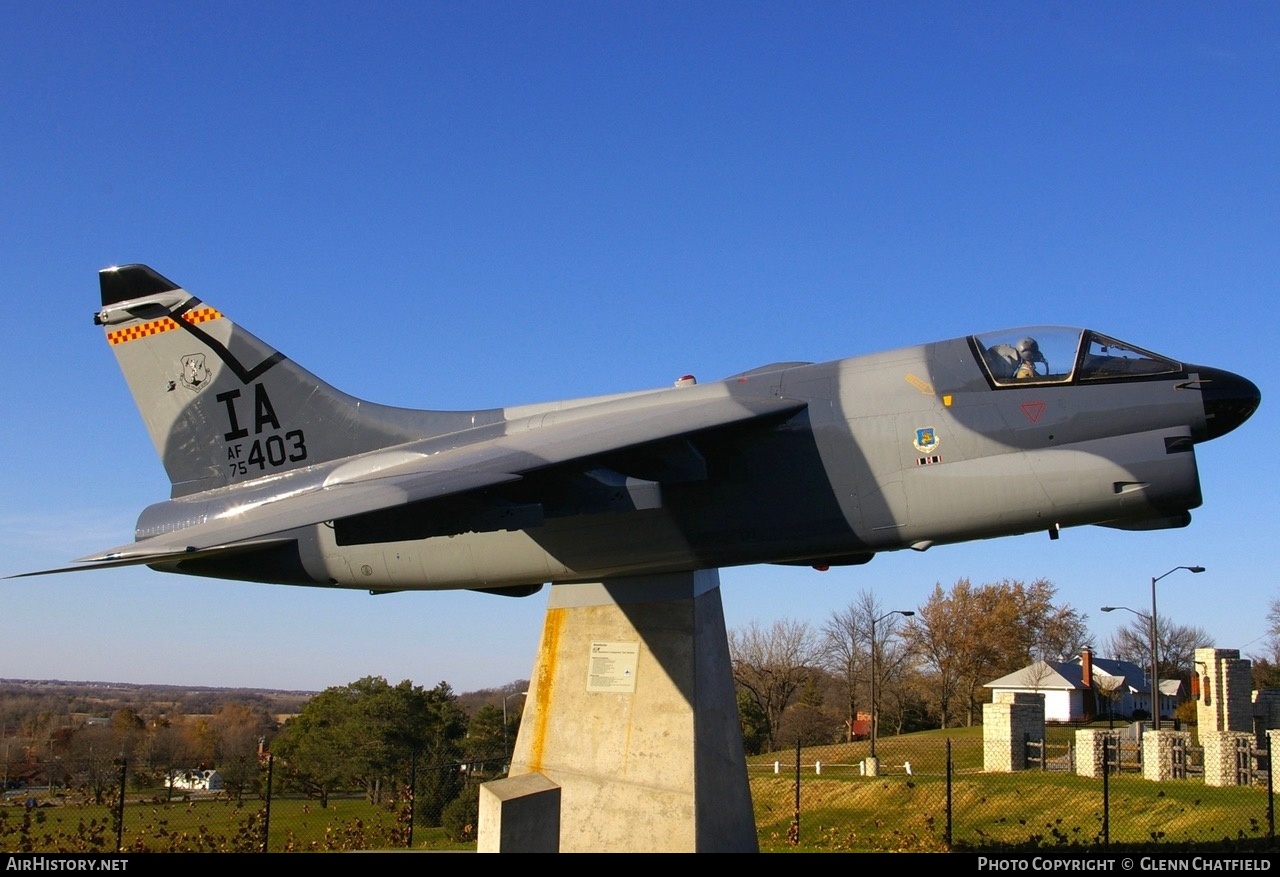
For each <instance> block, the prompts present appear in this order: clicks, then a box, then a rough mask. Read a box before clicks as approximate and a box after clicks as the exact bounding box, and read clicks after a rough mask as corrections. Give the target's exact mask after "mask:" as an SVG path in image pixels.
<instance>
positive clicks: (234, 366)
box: [44, 265, 1260, 595]
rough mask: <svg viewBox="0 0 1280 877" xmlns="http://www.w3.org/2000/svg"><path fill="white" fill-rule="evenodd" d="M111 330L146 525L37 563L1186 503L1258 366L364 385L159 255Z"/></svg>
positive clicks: (611, 538)
mask: <svg viewBox="0 0 1280 877" xmlns="http://www.w3.org/2000/svg"><path fill="white" fill-rule="evenodd" d="M99 277H100V284H101V290H102V308H101V310H99V311H98V313H97V314H96V315H95V318H94V320H95V322H96V323H98V324H100V325H101V326H102V328H103V330H104V331H105V333H106V339H107V343H108V344H109V345H110V346H111V349H112V350H113V351H114V352H115V355H116V358H117V360H118V361H119V364H120V368H121V369H122V370H123V372H124V375H125V378H126V380H127V381H128V383H129V387H130V389H131V390H132V392H133V396H134V399H135V400H136V401H137V404H138V408H139V409H140V410H141V412H142V416H143V418H144V419H145V421H146V424H147V428H148V430H149V431H150V433H151V438H152V440H153V441H154V442H155V446H156V450H157V451H158V452H159V454H160V457H161V459H162V460H163V461H164V466H165V469H166V471H167V472H168V474H169V479H170V481H171V482H172V493H171V496H170V498H169V499H168V500H166V501H163V502H160V503H158V504H156V505H152V506H150V507H149V508H147V509H146V510H145V511H143V512H142V515H141V517H140V518H139V520H138V524H137V531H136V533H135V541H133V542H130V543H128V544H126V545H123V546H120V547H118V548H112V549H110V550H108V551H103V552H101V553H99V554H94V555H91V556H89V557H85V558H82V559H80V560H79V561H76V562H74V565H72V566H68V567H64V568H61V569H58V570H45V571H44V572H63V571H68V570H71V569H86V568H100V567H110V566H121V565H128V564H146V565H148V566H150V567H151V568H153V569H156V570H162V571H165V572H178V573H187V574H193V575H202V576H216V577H221V578H229V579H243V580H249V581H261V582H272V583H282V584H300V585H321V586H335V587H345V588H361V589H367V590H370V591H374V592H380V591H399V590H412V589H426V590H434V589H446V588H471V589H477V590H485V591H494V592H498V593H506V594H516V595H518V594H526V593H531V592H532V591H534V590H537V589H538V588H539V587H541V586H542V585H543V584H544V583H547V582H554V583H568V582H590V581H601V580H604V579H608V578H611V577H618V576H641V575H650V574H657V573H670V572H682V571H691V570H699V569H712V568H716V567H724V566H736V565H741V564H754V563H781V564H804V565H813V566H817V567H825V566H832V565H838V564H857V563H864V562H866V561H867V560H870V559H871V557H872V556H873V555H874V554H875V553H876V552H879V551H894V550H897V549H901V548H914V549H917V550H923V549H926V548H928V547H930V546H933V545H940V544H945V543H951V542H962V541H965V540H971V539H985V538H989V537H994V536H1006V535H1012V534H1018V533H1028V532H1034V531H1047V532H1048V533H1049V534H1050V535H1051V536H1055V537H1056V536H1057V534H1058V531H1059V530H1060V528H1063V527H1070V526H1075V525H1080V524H1101V525H1104V526H1109V527H1118V528H1122V529H1134V530H1142V529H1155V528H1161V527H1180V526H1184V525H1186V524H1187V523H1188V522H1189V521H1190V510H1191V509H1193V508H1195V507H1196V506H1198V505H1200V502H1201V494H1200V483H1199V476H1198V473H1197V470H1196V455H1195V449H1196V445H1197V444H1199V443H1201V442H1204V441H1207V440H1209V439H1212V438H1216V437H1217V436H1220V435H1223V434H1224V433H1227V432H1229V431H1230V430H1232V429H1235V428H1236V427H1237V426H1239V425H1240V424H1241V423H1243V422H1244V421H1245V420H1246V419H1248V418H1249V416H1250V415H1251V414H1252V413H1253V411H1254V410H1255V409H1256V408H1257V406H1258V404H1259V401H1260V395H1259V392H1258V388H1257V387H1256V386H1255V385H1254V384H1253V383H1252V382H1250V381H1249V380H1246V379H1245V378H1243V377H1240V376H1238V375H1235V374H1231V373H1230V372H1226V371H1223V370H1221V369H1216V368H1209V367H1205V366H1199V365H1190V364H1187V363H1184V362H1181V361H1178V360H1175V359H1171V358H1169V357H1166V356H1161V355H1158V354H1155V353H1152V352H1150V351H1147V350H1144V349H1142V348H1140V347H1136V346H1134V345H1133V344H1130V343H1128V342H1125V341H1121V340H1119V339H1117V338H1113V337H1109V336H1107V335H1104V334H1101V333H1099V332H1095V331H1092V330H1089V329H1069V328H1061V327H1036V328H1023V329H1015V330H1008V331H1000V332H990V333H985V334H977V335H970V336H968V337H966V338H955V339H951V340H948V341H938V342H934V343H931V344H922V345H920V346H918V347H906V348H903V349H900V350H894V351H890V352H887V353H876V354H871V355H867V356H855V357H852V358H850V359H842V360H838V361H835V362H827V363H819V364H814V363H804V362H786V363H777V364H774V365H768V366H764V367H762V368H756V369H752V370H751V371H747V372H743V373H741V374H737V375H733V376H731V377H728V378H725V379H724V380H718V381H713V382H710V383H699V382H697V381H695V380H694V379H693V378H692V377H686V378H682V379H680V380H678V381H676V382H675V385H674V386H671V387H667V388H664V389H657V390H649V391H643V392H632V393H621V394H618V395H613V396H602V397H594V398H585V399H572V400H568V401H561V402H550V403H546V404H540V405H524V406H519V407H513V408H500V409H484V410H476V411H417V410H409V409H403V408H393V407H388V406H383V405H376V404H371V403H369V402H365V401H362V400H360V399H356V398H353V397H351V396H348V395H346V394H344V393H342V392H340V391H338V390H336V389H334V388H333V387H331V386H329V385H328V384H326V383H325V382H324V381H322V380H320V379H319V378H317V377H316V376H314V375H312V374H311V373H310V372H308V371H306V370H304V369H303V368H302V367H300V366H299V365H297V364H295V363H294V362H293V361H291V360H289V359H288V358H286V357H285V356H284V355H283V354H281V353H279V352H277V351H276V350H274V349H273V348H272V347H270V346H269V345H267V344H264V343H263V342H262V341H260V340H258V339H257V338H256V337H254V336H253V335H251V334H249V333H248V332H246V331H245V330H244V329H242V328H240V327H239V326H237V325H236V324H235V323H233V322H232V321H231V320H230V319H228V318H227V317H226V316H224V315H223V314H222V313H221V312H220V311H219V310H217V309H216V308H215V307H213V306H211V305H209V304H206V303H205V302H203V301H201V300H200V299H198V298H196V297H195V296H193V295H192V294H191V293H189V292H187V291H186V290H184V289H182V288H180V287H179V286H178V285H177V284H175V283H172V282H171V281H169V280H167V279H165V278H164V277H162V276H161V275H159V274H157V273H156V272H155V271H153V270H152V269H150V268H148V267H146V266H145V265H125V266H122V267H116V268H109V269H107V270H104V271H102V272H101V274H100V275H99Z"/></svg>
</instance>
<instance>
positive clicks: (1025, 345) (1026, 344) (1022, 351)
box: [1014, 338, 1044, 362]
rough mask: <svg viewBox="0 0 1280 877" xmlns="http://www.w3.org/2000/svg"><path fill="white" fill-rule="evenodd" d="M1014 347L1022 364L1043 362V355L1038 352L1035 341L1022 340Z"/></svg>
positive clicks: (1030, 339) (1038, 346) (1029, 339)
mask: <svg viewBox="0 0 1280 877" xmlns="http://www.w3.org/2000/svg"><path fill="white" fill-rule="evenodd" d="M1014 347H1015V348H1016V349H1017V351H1018V356H1019V357H1020V358H1021V359H1022V360H1023V361H1024V362H1044V354H1042V353H1041V352H1040V345H1039V344H1037V343H1036V339H1034V338H1023V339H1022V340H1021V341H1019V342H1018V343H1017V344H1015V345H1014Z"/></svg>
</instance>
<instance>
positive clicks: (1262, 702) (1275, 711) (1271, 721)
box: [1253, 688, 1280, 731]
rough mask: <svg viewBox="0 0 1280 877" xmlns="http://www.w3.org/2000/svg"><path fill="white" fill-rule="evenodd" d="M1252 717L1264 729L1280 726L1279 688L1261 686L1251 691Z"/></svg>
mask: <svg viewBox="0 0 1280 877" xmlns="http://www.w3.org/2000/svg"><path fill="white" fill-rule="evenodd" d="M1253 718H1254V720H1255V721H1256V722H1260V723H1261V725H1262V728H1263V729H1264V730H1268V731H1269V730H1271V729H1273V728H1280V688H1263V689H1261V690H1259V691H1255V692H1254V693H1253Z"/></svg>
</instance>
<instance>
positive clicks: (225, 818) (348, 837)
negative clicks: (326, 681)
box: [0, 734, 1276, 852]
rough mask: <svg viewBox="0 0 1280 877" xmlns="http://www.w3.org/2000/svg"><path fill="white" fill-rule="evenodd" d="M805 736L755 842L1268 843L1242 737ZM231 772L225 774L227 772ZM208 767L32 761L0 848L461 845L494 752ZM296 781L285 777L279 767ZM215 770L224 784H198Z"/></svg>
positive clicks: (754, 772) (769, 797)
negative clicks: (1221, 761)
mask: <svg viewBox="0 0 1280 877" xmlns="http://www.w3.org/2000/svg"><path fill="white" fill-rule="evenodd" d="M878 744H879V748H878V755H879V759H878V762H877V763H876V765H875V767H874V768H873V769H869V765H868V762H867V755H868V750H867V744H866V743H865V742H864V743H853V744H849V745H832V746H810V747H807V748H804V749H800V748H797V749H796V750H795V751H793V752H792V751H789V752H787V753H775V754H774V755H771V756H768V757H756V758H752V759H750V761H749V764H748V772H749V777H750V785H751V792H752V798H753V803H754V807H755V814H756V827H757V833H758V837H759V841H760V847H761V849H762V850H764V851H782V850H795V849H800V850H812V851H898V850H901V851H925V850H961V851H963V850H1026V849H1047V848H1054V849H1062V850H1070V849H1073V848H1081V849H1083V848H1099V847H1110V848H1113V849H1117V850H1119V849H1127V848H1139V847H1141V848H1152V847H1159V848H1162V849H1165V850H1168V851H1173V850H1184V851H1185V850H1192V849H1205V850H1208V849H1213V850H1224V849H1230V850H1274V849H1275V848H1276V842H1275V838H1276V825H1275V822H1276V819H1275V808H1274V796H1273V795H1272V794H1271V793H1270V791H1269V784H1270V781H1269V771H1267V770H1265V767H1266V766H1267V765H1269V763H1270V753H1269V752H1268V751H1267V750H1266V748H1265V747H1259V746H1257V745H1254V744H1249V745H1243V746H1241V747H1239V751H1238V752H1237V753H1236V756H1237V765H1238V769H1237V771H1236V772H1235V779H1234V782H1235V783H1236V784H1235V785H1209V784H1206V782H1205V778H1204V772H1203V769H1202V765H1200V764H1198V763H1197V762H1198V761H1199V760H1200V759H1201V758H1202V757H1203V756H1202V753H1201V752H1200V751H1199V750H1197V749H1196V748H1195V747H1187V751H1186V752H1184V753H1182V754H1181V756H1179V757H1181V758H1182V759H1184V761H1185V765H1186V769H1184V770H1182V771H1181V772H1177V775H1178V777H1179V778H1177V779H1168V780H1163V781H1158V782H1157V781H1153V780H1148V779H1145V778H1144V774H1143V771H1142V766H1141V764H1140V759H1139V757H1138V752H1140V749H1138V748H1137V747H1135V746H1133V745H1131V743H1129V742H1128V741H1126V740H1124V739H1122V738H1120V737H1119V736H1117V737H1116V738H1115V739H1114V743H1113V745H1111V746H1108V747H1106V749H1105V752H1104V754H1103V756H1102V757H1103V759H1104V770H1102V771H1101V772H1100V775H1097V776H1082V775H1080V772H1079V771H1078V765H1077V762H1079V761H1080V759H1079V754H1078V753H1076V752H1074V751H1073V750H1072V748H1071V747H1070V746H1069V744H1066V743H1065V742H1063V741H1058V742H1056V743H1055V742H1052V741H1051V742H1050V743H1049V745H1047V746H1045V747H1043V748H1040V749H1038V750H1037V749H1036V748H1034V747H1033V748H1030V749H1028V751H1027V758H1026V759H1024V760H1023V761H1022V762H1021V765H1022V769H1018V770H1012V771H1009V772H1002V773H998V772H990V771H987V770H984V764H983V758H984V754H983V742H982V739H981V737H980V736H970V737H967V738H965V737H957V738H955V739H951V738H946V737H941V736H934V735H928V734H926V735H908V736H904V737H888V738H881V739H880V740H879V741H878ZM227 768H229V769H227ZM227 768H224V770H222V771H219V773H220V778H219V780H218V781H214V780H213V778H212V777H211V776H206V775H203V774H200V775H198V774H196V773H194V772H191V773H186V772H174V771H170V772H169V774H168V775H167V776H164V777H163V778H162V779H161V781H159V782H157V777H156V774H155V772H154V771H144V770H135V769H134V768H132V767H130V765H129V764H128V763H125V762H119V761H117V762H110V761H108V762H105V763H104V764H92V763H88V762H85V763H77V762H72V761H67V760H58V761H53V762H48V763H46V764H43V765H35V766H34V767H33V768H32V769H31V770H30V771H29V772H28V774H27V785H26V786H25V787H24V788H21V789H13V790H9V791H7V792H5V796H4V799H3V803H2V804H0V849H3V850H6V851H9V852H113V851H120V852H142V851H150V852H169V851H173V852H177V851H182V852H189V851H202V852H213V851H229V852H251V851H252V852H262V851H266V852H291V851H311V850H358V849H382V850H392V849H474V848H475V828H476V818H477V815H478V797H479V791H478V790H479V784H480V783H482V782H487V781H489V780H492V779H498V778H501V777H502V776H504V775H505V768H506V762H505V759H503V758H501V757H497V758H492V759H474V760H467V761H450V762H447V763H434V762H428V761H426V760H423V759H419V758H414V757H408V758H406V759H405V760H404V763H403V764H401V765H399V766H397V767H396V769H395V770H393V771H389V772H388V773H387V774H386V775H385V776H383V777H382V778H380V779H376V780H369V781H367V782H366V783H365V784H364V785H363V786H361V787H359V788H335V789H328V790H325V791H324V792H323V794H321V793H320V791H319V790H317V789H316V788H314V787H313V788H310V789H305V788H303V787H301V785H300V784H299V782H298V781H297V779H296V771H290V770H288V769H287V768H286V766H284V765H281V764H280V763H278V762H274V763H273V762H272V760H271V759H270V758H264V759H261V760H257V759H253V760H250V761H248V762H242V763H240V764H236V765H230V766H227ZM291 777H292V778H291ZM210 782H212V783H213V784H214V785H215V786H217V785H220V788H200V787H199V786H201V785H202V784H205V785H207V784H209V783H210Z"/></svg>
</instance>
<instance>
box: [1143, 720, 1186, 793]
mask: <svg viewBox="0 0 1280 877" xmlns="http://www.w3.org/2000/svg"><path fill="white" fill-rule="evenodd" d="M1175 740H1180V741H1182V745H1183V747H1186V746H1189V745H1190V744H1191V732H1190V731H1170V730H1166V729H1165V728H1161V729H1160V730H1159V731H1153V730H1150V729H1148V730H1146V731H1143V733H1142V776H1143V778H1144V779H1148V780H1155V781H1156V782H1161V781H1163V780H1171V779H1175V777H1174V773H1173V747H1174V741H1175ZM1184 751H1185V748H1184Z"/></svg>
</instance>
